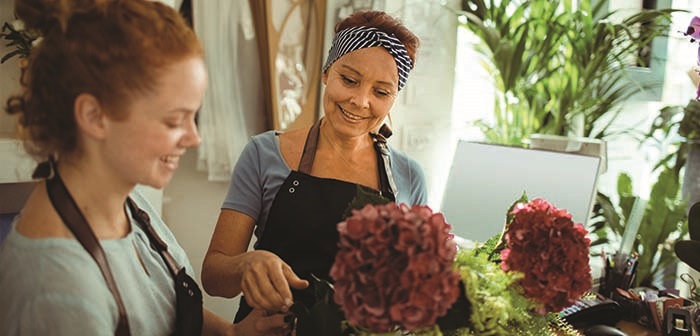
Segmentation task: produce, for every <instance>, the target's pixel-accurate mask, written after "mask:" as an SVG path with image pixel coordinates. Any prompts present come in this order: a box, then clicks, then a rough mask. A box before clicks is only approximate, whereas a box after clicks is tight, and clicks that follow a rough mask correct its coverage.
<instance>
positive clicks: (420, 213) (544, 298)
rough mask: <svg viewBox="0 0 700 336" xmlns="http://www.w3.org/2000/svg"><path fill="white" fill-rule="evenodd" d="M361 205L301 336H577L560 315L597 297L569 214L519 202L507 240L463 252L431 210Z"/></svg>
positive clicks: (585, 248) (347, 224)
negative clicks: (589, 293)
mask: <svg viewBox="0 0 700 336" xmlns="http://www.w3.org/2000/svg"><path fill="white" fill-rule="evenodd" d="M377 203H380V204H377ZM361 204H363V203H362V202H359V203H358V202H355V209H353V210H351V211H350V213H351V215H350V216H349V217H347V219H346V220H345V221H343V222H341V223H339V224H338V232H339V236H340V240H339V251H338V253H337V255H336V258H335V262H334V264H333V267H332V268H331V272H330V276H331V278H332V279H333V280H334V284H333V285H331V284H329V283H327V282H324V281H320V280H319V281H318V282H317V283H316V286H315V287H316V291H317V294H319V295H320V296H319V295H317V297H318V299H319V302H318V303H317V304H316V306H315V307H313V308H312V309H311V313H310V314H309V315H306V316H304V317H303V318H300V319H299V324H298V327H297V335H299V336H305V335H321V334H322V335H516V334H517V335H538V336H539V335H578V333H577V332H576V331H575V330H573V329H572V328H571V327H570V326H569V325H568V324H566V323H565V322H564V321H563V320H561V319H560V318H559V314H558V313H559V312H560V311H561V310H562V309H563V308H566V307H569V306H571V305H573V304H574V303H575V301H576V300H577V299H579V298H580V297H581V296H583V295H584V294H585V293H586V292H587V291H588V290H589V289H590V287H591V284H592V280H591V274H590V267H589V264H588V263H589V256H588V254H589V245H590V241H589V239H588V238H586V234H587V231H586V230H585V229H584V228H583V226H582V225H581V224H575V223H574V222H573V221H572V219H571V215H570V214H569V213H568V212H567V211H566V210H563V209H557V208H556V207H554V206H553V205H552V204H550V203H549V202H547V201H546V200H544V199H534V200H532V201H528V200H527V198H526V197H525V196H524V195H523V197H522V198H521V199H519V200H518V201H516V202H515V203H514V204H513V205H512V206H511V208H510V209H509V210H508V212H507V215H506V225H505V228H504V231H503V233H502V234H500V235H497V236H494V237H493V238H491V239H490V240H489V241H487V242H486V243H484V244H482V245H480V246H478V247H477V248H474V249H471V250H464V249H462V250H459V249H458V247H457V245H456V244H455V242H454V240H453V235H452V234H451V233H450V225H449V224H447V223H446V221H445V218H444V216H443V215H442V214H441V213H434V212H433V211H432V210H431V209H430V208H429V207H427V206H412V207H409V206H407V205H405V204H401V205H399V204H396V203H393V202H387V201H380V202H375V201H372V202H365V204H364V205H361ZM319 289H321V290H320V291H319ZM331 299H332V300H331ZM314 311H315V313H314ZM314 315H316V316H314ZM310 320H313V321H315V322H309V321H310ZM312 324H315V327H310V325H312ZM299 327H302V328H301V329H300V328H299Z"/></svg>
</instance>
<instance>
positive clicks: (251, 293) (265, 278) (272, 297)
mask: <svg viewBox="0 0 700 336" xmlns="http://www.w3.org/2000/svg"><path fill="white" fill-rule="evenodd" d="M242 289H243V294H244V295H245V299H246V301H247V302H248V304H249V305H250V306H251V307H253V308H260V309H264V310H267V311H278V310H280V307H282V306H283V305H284V298H282V296H280V294H279V293H278V292H277V290H276V289H275V286H274V285H273V284H272V282H271V280H270V274H269V273H268V272H251V273H250V274H246V276H244V277H243V283H242Z"/></svg>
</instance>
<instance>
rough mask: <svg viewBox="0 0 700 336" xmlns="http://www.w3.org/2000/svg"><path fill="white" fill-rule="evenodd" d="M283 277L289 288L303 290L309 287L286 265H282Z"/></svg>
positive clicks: (307, 283)
mask: <svg viewBox="0 0 700 336" xmlns="http://www.w3.org/2000/svg"><path fill="white" fill-rule="evenodd" d="M283 272H284V277H285V278H286V279H287V282H288V283H289V286H291V287H293V288H296V289H304V288H306V287H308V286H309V282H308V281H306V280H304V279H301V278H300V277H298V276H297V275H296V274H295V273H294V271H292V268H291V267H289V266H288V265H284V269H283Z"/></svg>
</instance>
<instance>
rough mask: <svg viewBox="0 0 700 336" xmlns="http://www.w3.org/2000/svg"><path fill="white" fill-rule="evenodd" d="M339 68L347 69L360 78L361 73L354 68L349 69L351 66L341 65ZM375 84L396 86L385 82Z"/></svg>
mask: <svg viewBox="0 0 700 336" xmlns="http://www.w3.org/2000/svg"><path fill="white" fill-rule="evenodd" d="M340 66H341V67H343V68H345V69H347V70H349V71H352V72H354V73H355V74H357V75H358V76H360V77H362V73H360V72H359V71H357V70H356V69H355V68H353V67H351V66H349V65H346V64H341V65H340ZM377 83H379V84H384V85H389V86H396V83H393V82H387V81H377Z"/></svg>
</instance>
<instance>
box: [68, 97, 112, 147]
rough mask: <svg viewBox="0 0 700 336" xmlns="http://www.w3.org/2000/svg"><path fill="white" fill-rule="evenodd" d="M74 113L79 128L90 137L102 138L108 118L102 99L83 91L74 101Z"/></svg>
mask: <svg viewBox="0 0 700 336" xmlns="http://www.w3.org/2000/svg"><path fill="white" fill-rule="evenodd" d="M73 114H74V116H75V123H76V125H77V127H78V130H79V131H81V132H82V133H85V134H87V135H88V136H90V137H93V138H97V139H102V138H103V137H104V135H105V133H106V132H105V130H106V124H105V121H106V120H105V119H106V118H107V116H106V114H105V111H104V109H103V108H102V105H101V104H100V101H99V100H97V98H96V97H95V96H93V95H91V94H89V93H81V94H79V95H78V97H76V98H75V102H74V103H73Z"/></svg>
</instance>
